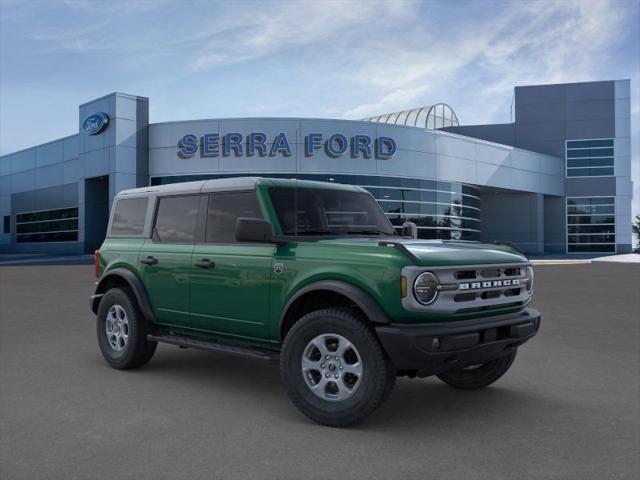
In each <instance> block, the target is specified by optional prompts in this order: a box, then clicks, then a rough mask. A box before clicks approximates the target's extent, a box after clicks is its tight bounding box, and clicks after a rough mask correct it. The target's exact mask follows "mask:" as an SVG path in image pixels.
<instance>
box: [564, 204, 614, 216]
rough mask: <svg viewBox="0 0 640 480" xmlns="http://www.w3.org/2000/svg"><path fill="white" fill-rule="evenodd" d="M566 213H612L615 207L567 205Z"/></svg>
mask: <svg viewBox="0 0 640 480" xmlns="http://www.w3.org/2000/svg"><path fill="white" fill-rule="evenodd" d="M567 213H568V214H580V215H585V214H586V215H589V214H614V213H615V207H614V206H613V205H577V206H569V207H567Z"/></svg>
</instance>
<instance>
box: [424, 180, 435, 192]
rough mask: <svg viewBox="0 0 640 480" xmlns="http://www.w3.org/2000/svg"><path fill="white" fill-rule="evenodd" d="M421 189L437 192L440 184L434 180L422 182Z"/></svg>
mask: <svg viewBox="0 0 640 480" xmlns="http://www.w3.org/2000/svg"><path fill="white" fill-rule="evenodd" d="M420 188H422V189H424V190H437V189H438V182H436V181H434V180H420Z"/></svg>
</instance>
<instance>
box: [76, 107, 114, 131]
mask: <svg viewBox="0 0 640 480" xmlns="http://www.w3.org/2000/svg"><path fill="white" fill-rule="evenodd" d="M107 125H109V115H107V114H106V113H102V112H100V113H94V114H92V115H89V116H88V117H87V118H85V119H84V122H82V130H83V131H84V132H86V133H88V134H89V135H97V134H98V133H100V132H102V131H103V130H104V129H105V128H107Z"/></svg>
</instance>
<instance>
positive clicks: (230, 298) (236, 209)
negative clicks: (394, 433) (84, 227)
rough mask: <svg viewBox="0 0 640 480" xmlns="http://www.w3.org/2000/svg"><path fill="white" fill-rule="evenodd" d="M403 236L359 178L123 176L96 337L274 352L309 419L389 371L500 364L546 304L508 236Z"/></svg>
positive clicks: (475, 379) (442, 375)
mask: <svg viewBox="0 0 640 480" xmlns="http://www.w3.org/2000/svg"><path fill="white" fill-rule="evenodd" d="M415 232H416V226H415V224H405V225H404V226H403V231H402V233H403V236H398V235H397V234H396V232H395V229H394V227H393V226H392V224H391V223H390V221H389V220H388V218H387V217H386V216H385V214H384V213H383V212H382V210H381V209H380V207H379V206H378V204H377V203H376V201H375V200H374V198H373V197H372V196H371V195H370V194H369V193H368V192H367V191H366V190H364V189H362V188H359V187H354V186H348V185H337V184H333V183H321V182H307V181H297V180H284V179H264V178H229V179H220V180H207V181H201V182H190V183H179V184H171V185H164V186H154V187H145V188H137V189H134V190H127V191H123V192H121V193H119V194H118V195H117V197H116V199H115V202H114V205H113V208H112V212H111V218H110V221H109V227H108V233H107V238H106V239H105V241H104V243H103V244H102V246H101V247H100V250H98V251H96V254H95V273H96V276H97V277H98V282H97V287H96V290H95V294H94V295H92V296H91V299H90V304H91V309H92V311H93V312H94V313H95V314H96V315H97V334H98V344H99V346H100V350H101V351H102V354H103V355H104V358H105V359H106V361H107V362H108V363H109V365H111V366H112V367H114V368H117V369H127V368H135V367H139V366H141V365H143V364H145V363H146V362H148V361H149V360H150V359H151V357H152V356H153V354H154V352H155V350H156V345H157V343H158V342H162V343H168V344H171V345H177V346H180V347H187V348H195V349H202V350H209V351H218V352H227V353H229V354H235V355H244V356H250V357H253V358H255V359H256V360H264V361H272V362H273V361H275V362H279V364H280V371H281V376H282V381H283V383H284V386H285V389H286V391H287V393H288V394H289V397H290V398H291V400H292V401H293V403H294V404H295V405H296V406H297V407H298V408H299V409H300V410H301V411H302V413H304V414H305V415H307V416H308V417H309V418H311V419H312V420H314V421H316V422H318V423H321V424H324V425H332V426H346V425H350V424H353V423H356V422H358V421H360V420H362V419H363V418H365V417H366V416H367V415H369V414H370V413H371V412H373V411H374V410H375V409H376V408H377V407H379V406H380V405H381V404H382V403H383V402H384V401H385V399H386V398H387V397H388V396H389V394H390V393H391V391H392V389H393V386H394V384H395V380H396V377H397V376H408V377H426V376H430V375H436V376H437V377H438V378H439V379H441V380H442V381H444V382H446V383H448V384H449V385H451V386H453V387H456V388H462V389H477V388H481V387H485V386H487V385H489V384H491V383H493V382H495V381H496V380H497V379H498V378H500V377H501V376H502V375H504V373H505V372H506V371H507V370H508V369H509V367H510V366H511V364H512V363H513V360H514V358H515V356H516V351H517V348H518V347H519V346H520V345H522V344H523V343H524V342H526V341H527V340H528V339H530V338H531V337H533V336H534V335H535V334H536V333H537V331H538V327H539V325H540V314H539V312H537V311H536V310H534V309H532V308H527V305H528V304H529V302H530V301H531V294H532V291H533V270H532V268H531V266H530V264H529V263H528V261H527V259H526V258H525V257H523V256H522V254H521V253H520V252H518V251H517V250H515V249H514V248H512V247H510V246H507V245H501V244H500V245H498V244H495V245H494V244H492V245H482V244H477V243H470V242H467V243H465V242H460V241H433V240H416V239H415V238H414V237H415Z"/></svg>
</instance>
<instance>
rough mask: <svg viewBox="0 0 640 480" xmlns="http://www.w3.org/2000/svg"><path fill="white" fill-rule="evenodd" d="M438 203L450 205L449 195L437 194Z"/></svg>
mask: <svg viewBox="0 0 640 480" xmlns="http://www.w3.org/2000/svg"><path fill="white" fill-rule="evenodd" d="M438 203H451V194H450V193H446V192H438Z"/></svg>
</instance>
